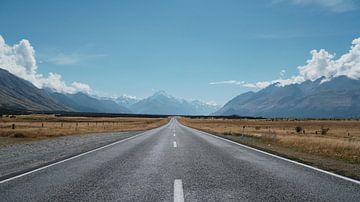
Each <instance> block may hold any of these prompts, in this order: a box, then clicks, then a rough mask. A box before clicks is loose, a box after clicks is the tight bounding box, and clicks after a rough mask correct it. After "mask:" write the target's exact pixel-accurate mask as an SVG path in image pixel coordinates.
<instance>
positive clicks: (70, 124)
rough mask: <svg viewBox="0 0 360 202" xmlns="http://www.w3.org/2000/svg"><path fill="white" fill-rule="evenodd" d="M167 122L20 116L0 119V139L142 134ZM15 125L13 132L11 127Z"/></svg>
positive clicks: (166, 120) (162, 119) (128, 118)
mask: <svg viewBox="0 0 360 202" xmlns="http://www.w3.org/2000/svg"><path fill="white" fill-rule="evenodd" d="M168 121H169V119H167V118H132V117H126V118H122V117H121V118H100V117H99V118H92V117H55V116H52V115H21V116H17V117H16V118H9V117H3V118H0V137H18V138H24V137H26V138H45V137H57V136H64V135H74V134H84V133H99V132H115V131H116V132H123V131H142V130H148V129H152V128H157V127H159V126H161V125H164V124H166V123H167V122H168ZM13 124H15V129H12V125H13Z"/></svg>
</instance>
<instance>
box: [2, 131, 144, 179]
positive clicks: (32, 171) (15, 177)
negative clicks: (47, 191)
mask: <svg viewBox="0 0 360 202" xmlns="http://www.w3.org/2000/svg"><path fill="white" fill-rule="evenodd" d="M143 134H144V133H140V134H138V135H135V136H132V137H128V138H126V139H122V140H119V141H117V142H113V143H111V144H108V145H105V146H102V147H98V148H96V149H93V150H90V151H87V152H84V153H81V154H78V155H76V156H72V157H70V158H67V159H64V160H61V161H58V162H55V163H52V164H49V165H46V166H44V167H40V168H37V169H34V170H31V171H28V172H25V173H23V174H20V175H16V176H14V177H10V178H8V179H5V180H2V181H0V184H3V183H5V182H9V181H12V180H15V179H17V178H20V177H24V176H26V175H29V174H31V173H35V172H37V171H40V170H44V169H46V168H49V167H52V166H55V165H57V164H60V163H64V162H66V161H70V160H72V159H75V158H79V157H81V156H84V155H86V154H90V153H93V152H96V151H99V150H101V149H104V148H107V147H110V146H113V145H115V144H119V143H121V142H125V141H127V140H131V139H133V138H136V137H138V136H141V135H143Z"/></svg>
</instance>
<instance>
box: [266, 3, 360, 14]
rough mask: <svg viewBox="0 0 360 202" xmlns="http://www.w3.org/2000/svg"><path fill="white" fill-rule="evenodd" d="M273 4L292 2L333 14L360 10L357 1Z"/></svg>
mask: <svg viewBox="0 0 360 202" xmlns="http://www.w3.org/2000/svg"><path fill="white" fill-rule="evenodd" d="M272 2H273V3H275V4H276V3H282V2H290V3H293V4H295V5H301V6H317V7H321V8H324V9H327V10H330V11H332V12H337V13H341V12H346V11H351V10H355V9H357V8H358V5H357V4H356V1H355V0H273V1H272Z"/></svg>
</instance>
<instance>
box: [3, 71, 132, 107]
mask: <svg viewBox="0 0 360 202" xmlns="http://www.w3.org/2000/svg"><path fill="white" fill-rule="evenodd" d="M0 111H76V112H101V113H131V111H130V110H129V109H127V108H126V107H123V106H120V105H118V104H117V103H115V102H114V101H112V100H110V99H96V98H93V97H91V96H89V95H87V94H84V93H76V94H62V93H56V92H51V91H48V90H44V89H39V88H37V87H36V86H34V85H33V84H32V83H30V82H28V81H26V80H24V79H21V78H19V77H17V76H15V75H13V74H11V73H9V72H8V71H7V70H4V69H1V68H0Z"/></svg>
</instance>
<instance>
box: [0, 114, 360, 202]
mask: <svg viewBox="0 0 360 202" xmlns="http://www.w3.org/2000/svg"><path fill="white" fill-rule="evenodd" d="M183 200H185V201H359V200H360V184H357V182H356V181H354V182H352V181H349V180H348V179H343V178H341V177H337V176H334V175H330V174H327V173H324V172H322V171H318V170H314V169H312V168H309V167H305V166H303V165H299V164H296V163H293V162H289V161H287V160H284V159H281V158H277V157H274V156H271V155H268V154H265V153H262V152H259V151H256V150H253V149H250V148H247V147H244V146H241V145H238V144H235V143H232V142H230V141H226V140H223V139H220V138H218V137H215V136H212V135H209V134H206V133H203V132H199V131H196V130H193V129H190V128H188V127H185V126H183V125H181V124H180V123H178V122H177V121H176V120H175V119H172V120H171V121H170V122H169V124H167V125H165V126H163V127H160V128H157V129H153V130H150V131H147V132H144V133H141V134H138V135H136V136H133V137H131V138H130V139H125V140H121V141H119V142H116V143H113V144H111V145H108V146H105V147H103V148H99V149H97V150H94V151H90V152H88V153H85V154H81V155H80V156H75V157H73V158H71V159H67V160H63V161H60V162H58V163H56V164H51V165H48V166H47V167H44V168H40V169H38V170H35V171H32V172H29V173H25V174H23V175H21V176H17V177H14V178H11V179H8V180H6V181H1V182H0V201H183Z"/></svg>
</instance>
